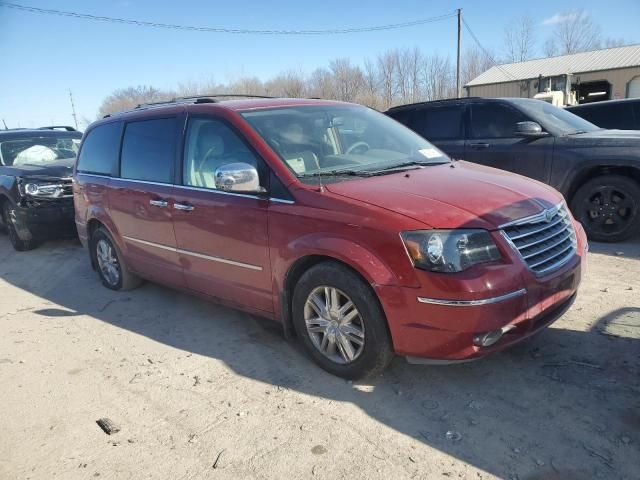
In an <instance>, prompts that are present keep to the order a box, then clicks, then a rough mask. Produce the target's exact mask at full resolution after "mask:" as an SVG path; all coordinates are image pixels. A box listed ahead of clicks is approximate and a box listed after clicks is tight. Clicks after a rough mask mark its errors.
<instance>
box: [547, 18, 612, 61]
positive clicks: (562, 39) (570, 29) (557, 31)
mask: <svg viewBox="0 0 640 480" xmlns="http://www.w3.org/2000/svg"><path fill="white" fill-rule="evenodd" d="M546 23H554V24H555V27H554V30H553V32H552V34H551V36H550V37H549V38H548V39H547V41H546V42H545V44H544V52H545V53H546V54H547V55H549V56H551V55H568V54H571V53H578V52H585V51H587V50H593V49H596V48H599V46H600V44H601V35H600V27H598V25H596V24H595V23H594V21H593V20H592V18H591V16H590V15H589V14H588V13H587V12H585V11H584V10H573V11H568V12H563V13H561V14H559V15H554V16H553V17H551V19H549V20H547V21H546Z"/></svg>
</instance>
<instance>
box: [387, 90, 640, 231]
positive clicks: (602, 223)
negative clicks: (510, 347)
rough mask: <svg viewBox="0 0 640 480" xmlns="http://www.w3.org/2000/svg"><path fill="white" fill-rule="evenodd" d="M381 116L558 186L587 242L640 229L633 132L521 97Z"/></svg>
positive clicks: (479, 159)
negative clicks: (587, 119) (607, 128)
mask: <svg viewBox="0 0 640 480" xmlns="http://www.w3.org/2000/svg"><path fill="white" fill-rule="evenodd" d="M596 105H597V104H594V106H593V107H592V106H591V105H589V106H585V107H579V108H584V110H583V111H587V109H590V108H597V107H596ZM386 113H387V115H389V116H391V117H392V118H394V119H396V120H398V121H399V122H401V123H403V124H404V125H406V126H408V127H409V128H411V129H413V130H414V131H416V132H417V133H419V134H420V135H422V136H423V137H425V138H428V139H429V140H430V141H432V142H433V143H434V144H435V145H437V146H438V147H439V148H441V149H442V150H443V151H444V152H446V153H447V154H448V155H449V156H451V157H452V158H457V159H464V160H468V161H470V162H474V163H479V164H481V165H486V166H490V167H495V168H500V169H504V170H507V171H510V172H515V173H519V174H521V175H525V176H527V177H530V178H533V179H536V180H539V181H541V182H544V183H547V184H549V185H551V186H552V187H554V188H556V189H558V190H559V191H560V192H561V193H562V194H563V195H564V196H565V198H566V199H567V202H568V203H569V206H570V207H571V210H572V212H573V214H574V215H575V217H576V218H577V220H578V221H579V222H580V223H582V225H583V226H584V228H585V230H586V232H587V235H588V236H589V238H590V239H592V240H596V241H605V242H617V241H621V240H624V239H627V238H629V237H631V236H633V235H635V234H636V233H638V232H639V231H640V132H637V131H622V130H605V129H602V128H599V127H597V126H596V125H594V124H592V123H589V122H588V121H586V120H584V119H582V118H579V117H578V116H576V115H573V114H572V113H569V112H568V111H566V110H564V109H560V108H558V107H554V106H553V105H550V104H548V103H546V102H543V101H540V100H532V99H524V98H502V99H500V98H462V99H456V100H444V101H437V102H425V103H417V104H412V105H403V106H400V107H395V108H392V109H390V110H389V111H387V112H386Z"/></svg>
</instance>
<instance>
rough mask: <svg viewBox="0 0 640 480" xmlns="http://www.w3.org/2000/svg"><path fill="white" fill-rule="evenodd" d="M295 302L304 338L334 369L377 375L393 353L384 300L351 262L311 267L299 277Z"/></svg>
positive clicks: (345, 375)
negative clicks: (382, 300)
mask: <svg viewBox="0 0 640 480" xmlns="http://www.w3.org/2000/svg"><path fill="white" fill-rule="evenodd" d="M327 299H328V300H327ZM292 303H293V305H292V307H293V308H292V314H293V325H294V327H295V329H296V333H297V335H298V338H300V339H301V341H302V343H303V345H304V347H305V349H306V350H307V352H308V353H309V355H310V356H311V358H312V359H313V360H314V361H315V362H316V363H317V364H318V365H319V366H320V367H321V368H323V369H324V370H326V371H328V372H329V373H332V374H333V375H336V376H338V377H342V378H346V379H350V380H355V379H359V378H363V377H371V376H375V375H377V374H379V373H380V372H382V371H383V370H384V369H385V368H386V367H387V365H388V364H389V362H390V361H391V360H392V359H393V356H394V353H393V348H392V344H391V338H390V335H389V332H388V329H387V321H386V318H385V315H384V312H383V310H382V307H381V306H380V302H379V301H378V298H377V297H376V295H375V293H374V292H373V290H372V289H371V287H370V286H369V285H367V283H365V282H364V281H363V280H362V279H361V278H360V277H359V276H358V275H357V274H356V273H354V272H353V271H351V270H350V269H348V268H347V267H345V266H343V265H340V264H338V263H335V262H325V263H321V264H318V265H316V266H314V267H312V268H310V269H309V270H308V271H306V272H305V273H304V274H303V275H302V277H301V278H300V280H299V281H298V283H297V285H296V287H295V291H294V293H293V302H292Z"/></svg>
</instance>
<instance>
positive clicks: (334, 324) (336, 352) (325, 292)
mask: <svg viewBox="0 0 640 480" xmlns="http://www.w3.org/2000/svg"><path fill="white" fill-rule="evenodd" d="M304 321H305V324H306V328H307V333H308V334H309V338H310V339H311V341H312V343H313V345H314V346H315V347H316V348H317V349H318V351H320V353H322V354H323V355H324V356H325V357H327V358H328V359H329V360H331V361H333V362H335V363H338V364H343V365H344V364H348V363H351V362H353V361H354V360H356V359H357V358H358V357H359V356H360V354H362V351H363V350H364V342H365V336H364V323H363V321H362V317H361V315H360V312H359V311H358V309H357V308H356V306H355V304H354V303H353V302H352V301H351V299H350V298H349V297H348V296H347V295H346V294H345V293H344V292H342V291H341V290H338V289H337V288H334V287H330V286H320V287H317V288H315V289H314V290H313V291H312V292H311V293H310V294H309V296H308V297H307V301H306V302H305V306H304Z"/></svg>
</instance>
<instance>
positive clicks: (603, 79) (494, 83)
mask: <svg viewBox="0 0 640 480" xmlns="http://www.w3.org/2000/svg"><path fill="white" fill-rule="evenodd" d="M567 76H568V77H567ZM541 77H542V78H543V79H545V81H544V83H543V84H542V85H540V84H539V82H540V80H541ZM562 77H564V78H569V80H570V84H571V89H572V90H573V91H574V92H575V93H576V100H577V101H578V102H579V103H586V102H590V101H598V100H609V99H614V98H628V97H640V45H628V46H624V47H615V48H606V49H602V50H592V51H590V52H581V53H575V54H571V55H561V56H558V57H549V58H541V59H537V60H528V61H526V62H518V63H508V64H504V65H496V66H494V67H491V68H490V69H489V70H487V71H486V72H484V73H482V74H481V75H479V76H477V77H476V78H474V79H473V80H471V81H470V82H469V83H467V84H466V85H465V88H466V90H467V94H468V95H469V96H483V97H505V96H507V97H533V96H534V95H535V94H537V93H539V92H542V91H544V88H548V87H549V86H551V85H553V86H554V87H555V82H557V81H560V83H562V82H561V78H562ZM548 79H551V82H548V81H547V80H548ZM553 89H554V90H555V88H553ZM605 97H606V98H605Z"/></svg>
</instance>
